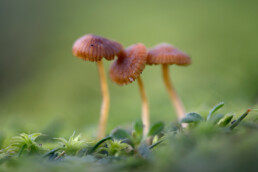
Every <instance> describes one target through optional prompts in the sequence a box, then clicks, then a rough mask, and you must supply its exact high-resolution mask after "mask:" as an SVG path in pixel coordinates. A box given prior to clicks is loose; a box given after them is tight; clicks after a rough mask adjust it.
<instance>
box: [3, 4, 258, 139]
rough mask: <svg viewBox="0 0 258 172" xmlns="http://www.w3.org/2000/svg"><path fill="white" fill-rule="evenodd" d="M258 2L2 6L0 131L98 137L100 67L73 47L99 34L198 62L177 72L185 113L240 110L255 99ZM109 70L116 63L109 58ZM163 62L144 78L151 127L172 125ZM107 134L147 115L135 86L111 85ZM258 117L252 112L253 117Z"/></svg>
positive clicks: (175, 68) (257, 92) (173, 75)
mask: <svg viewBox="0 0 258 172" xmlns="http://www.w3.org/2000/svg"><path fill="white" fill-rule="evenodd" d="M257 6H258V2H257V1H255V0H248V1H241V0H217V1H207V0H196V1H192V0H183V1H179V0H173V1H172V0H162V1H160V0H130V1H122V0H116V1H115V0H109V1H104V0H103V1H100V0H96V1H87V0H76V1H71V0H62V1H53V0H44V1H40V0H23V1H17V0H16V1H10V0H1V1H0V21H1V26H0V38H1V39H0V44H1V46H0V47H1V48H0V50H1V55H0V126H1V127H0V129H1V132H6V131H7V130H8V132H9V133H10V132H11V133H14V134H17V133H20V132H37V131H41V132H44V133H48V131H51V133H52V134H53V131H55V132H56V133H54V134H57V133H59V134H60V133H62V134H64V135H71V133H72V132H73V131H74V130H75V131H77V132H83V133H90V134H91V135H94V133H96V128H97V124H98V117H99V110H100V104H101V92H100V86H99V78H98V71H97V68H96V64H94V63H91V62H86V61H82V60H80V59H77V58H75V57H74V56H73V55H72V52H71V48H72V45H73V43H74V41H75V40H76V39H77V38H78V37H81V36H82V35H84V34H87V33H94V34H97V35H101V36H104V37H107V38H110V39H114V40H117V41H119V42H121V43H122V44H123V45H124V46H125V47H127V46H129V45H131V44H134V43H137V42H142V43H144V44H145V45H146V46H147V47H148V48H150V47H152V46H154V45H156V44H158V43H161V42H168V43H171V44H173V45H175V46H177V47H178V48H179V49H181V50H183V51H185V52H187V53H188V54H190V55H191V57H192V61H193V63H192V65H190V66H188V67H179V66H171V67H170V69H171V70H170V72H171V78H172V80H173V82H174V85H175V87H176V89H177V91H178V94H179V95H180V96H181V98H182V101H183V102H184V104H185V107H186V109H187V111H197V112H201V113H204V112H207V110H208V109H209V108H210V107H212V106H213V105H214V104H216V103H218V102H220V101H224V102H225V104H226V105H225V108H224V111H227V112H235V113H236V114H238V113H240V112H243V111H244V110H245V109H246V108H248V107H251V108H257V102H258V89H257V88H258V71H257V70H258V68H257V66H258V58H257V56H258V48H257V47H258V32H257V30H258V20H257V17H258V10H257ZM104 63H105V67H106V71H107V72H108V67H109V66H110V64H111V63H112V62H108V61H104ZM160 69H161V67H160V66H147V67H146V68H145V71H144V72H143V74H142V78H143V80H144V84H145V88H146V92H147V95H148V97H149V102H150V113H151V120H152V121H157V120H161V121H166V122H170V121H173V120H175V112H174V109H173V107H172V106H171V104H170V101H169V97H168V95H167V93H166V90H165V87H164V84H163V81H162V75H161V70H160ZM109 87H110V94H111V107H110V118H109V123H108V130H109V131H110V130H111V129H112V128H114V127H115V126H117V125H127V124H130V123H131V122H132V121H134V120H136V119H140V114H141V102H140V95H139V91H138V86H137V83H132V84H130V85H127V86H123V87H120V86H117V85H116V84H114V83H112V82H111V81H110V80H109ZM254 113H255V112H254Z"/></svg>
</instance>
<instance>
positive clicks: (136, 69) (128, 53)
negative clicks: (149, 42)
mask: <svg viewBox="0 0 258 172" xmlns="http://www.w3.org/2000/svg"><path fill="white" fill-rule="evenodd" d="M146 59H147V49H146V47H145V46H144V45H143V44H142V43H138V44H134V45H132V46H130V47H128V48H126V49H125V50H124V52H123V53H121V54H120V55H118V58H117V59H116V60H115V61H114V63H113V64H112V65H111V67H110V70H109V75H110V78H111V80H112V81H113V82H115V83H117V84H118V85H126V84H129V83H132V82H133V81H134V80H136V79H137V81H138V85H139V89H140V94H141V99H142V122H143V126H144V128H143V134H144V136H146V135H147V133H148V131H149V127H150V120H149V104H148V100H147V96H146V93H145V91H144V86H143V82H142V79H141V77H140V75H141V73H142V71H143V70H144V68H145V63H146Z"/></svg>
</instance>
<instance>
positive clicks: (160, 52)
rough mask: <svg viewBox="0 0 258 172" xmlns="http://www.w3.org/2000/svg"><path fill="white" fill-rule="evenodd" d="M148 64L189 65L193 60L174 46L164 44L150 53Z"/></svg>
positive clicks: (157, 46)
mask: <svg viewBox="0 0 258 172" xmlns="http://www.w3.org/2000/svg"><path fill="white" fill-rule="evenodd" d="M147 64H148V65H152V64H155V65H157V64H177V65H189V64H191V59H190V56H189V55H188V54H186V53H184V52H182V51H180V50H178V49H177V48H175V47H174V46H173V45H170V44H167V43H162V44H158V45H156V46H155V47H154V48H152V49H150V50H149V51H148V57H147Z"/></svg>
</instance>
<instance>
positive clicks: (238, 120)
mask: <svg viewBox="0 0 258 172" xmlns="http://www.w3.org/2000/svg"><path fill="white" fill-rule="evenodd" d="M250 111H251V109H247V111H246V112H245V113H244V114H243V115H241V116H240V117H239V118H238V119H237V120H236V121H235V122H234V123H233V124H231V126H230V127H229V129H230V130H233V129H234V128H235V127H236V126H238V124H239V123H240V122H241V121H242V120H243V119H244V118H245V117H246V116H247V115H248V113H249V112H250Z"/></svg>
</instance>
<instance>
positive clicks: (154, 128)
mask: <svg viewBox="0 0 258 172" xmlns="http://www.w3.org/2000/svg"><path fill="white" fill-rule="evenodd" d="M164 128H165V124H164V123H163V122H157V123H155V124H153V125H152V127H151V128H150V131H149V133H148V136H155V135H157V134H159V133H160V132H162V131H163V129H164Z"/></svg>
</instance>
